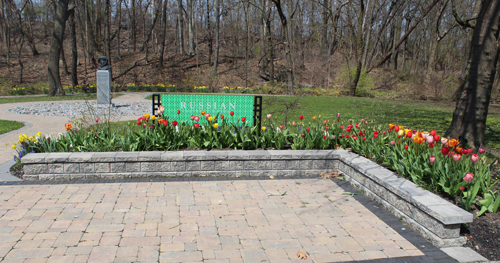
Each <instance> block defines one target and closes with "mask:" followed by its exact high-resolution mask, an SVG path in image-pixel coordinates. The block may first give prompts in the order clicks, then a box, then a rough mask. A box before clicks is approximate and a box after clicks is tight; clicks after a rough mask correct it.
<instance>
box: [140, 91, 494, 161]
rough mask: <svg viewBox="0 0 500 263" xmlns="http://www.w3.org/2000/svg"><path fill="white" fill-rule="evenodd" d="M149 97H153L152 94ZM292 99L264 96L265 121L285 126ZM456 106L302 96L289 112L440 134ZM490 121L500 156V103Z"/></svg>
mask: <svg viewBox="0 0 500 263" xmlns="http://www.w3.org/2000/svg"><path fill="white" fill-rule="evenodd" d="M146 99H151V96H149V97H147V98H146ZM290 100H292V98H290V97H284V96H264V99H263V101H264V105H263V110H262V114H263V124H264V125H265V124H266V123H267V119H266V118H265V116H266V114H268V113H271V114H273V117H272V119H273V120H274V121H275V123H277V124H283V125H285V123H284V120H285V113H284V109H285V107H284V104H285V103H286V102H287V101H290ZM454 109H455V102H451V101H420V100H389V99H372V98H353V97H316V96H309V97H303V98H301V99H300V100H299V103H298V105H297V106H296V107H293V108H292V109H291V110H290V111H289V112H288V122H292V121H296V122H299V121H300V120H299V115H301V114H302V115H304V120H303V121H304V122H305V124H307V122H309V121H310V120H311V118H312V116H317V117H318V119H320V120H324V119H327V120H329V121H330V122H332V121H336V120H337V117H336V115H337V113H340V118H342V120H344V121H346V120H349V119H352V123H353V124H354V123H358V122H359V121H360V120H361V119H362V118H363V119H365V120H368V121H369V122H371V123H373V124H376V125H381V126H382V127H383V128H384V129H387V124H389V123H393V124H396V125H403V126H405V127H411V128H415V129H418V130H427V131H430V130H436V131H437V132H438V134H444V133H445V132H446V130H447V129H448V127H449V125H450V123H451V119H452V114H453V110H454ZM226 114H227V113H226ZM249 117H250V116H249ZM486 124H487V129H486V141H487V148H488V150H489V151H493V152H494V154H495V155H497V156H500V150H499V149H500V106H499V105H490V107H489V110H488V120H487V123H486Z"/></svg>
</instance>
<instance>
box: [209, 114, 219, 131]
mask: <svg viewBox="0 0 500 263" xmlns="http://www.w3.org/2000/svg"><path fill="white" fill-rule="evenodd" d="M213 120H214V118H212V116H210V117H208V121H213ZM216 124H217V123H216ZM216 128H217V127H216Z"/></svg>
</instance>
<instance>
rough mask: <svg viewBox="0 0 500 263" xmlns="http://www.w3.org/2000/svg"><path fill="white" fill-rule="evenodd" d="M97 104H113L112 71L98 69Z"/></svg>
mask: <svg viewBox="0 0 500 263" xmlns="http://www.w3.org/2000/svg"><path fill="white" fill-rule="evenodd" d="M96 80H97V81H96V82H97V104H111V72H109V71H108V70H97V73H96Z"/></svg>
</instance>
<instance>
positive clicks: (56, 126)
mask: <svg viewBox="0 0 500 263" xmlns="http://www.w3.org/2000/svg"><path fill="white" fill-rule="evenodd" d="M150 94H151V92H141V93H125V94H124V95H123V96H120V97H118V98H116V99H113V101H114V102H121V101H123V102H125V101H126V102H137V101H149V100H145V99H144V98H145V97H146V96H148V95H150ZM61 102H67V101H57V102H51V101H40V102H36V101H33V102H19V103H5V104H0V119H1V120H13V121H20V122H24V123H25V127H23V128H21V129H19V130H15V131H11V132H9V133H6V134H2V135H0V143H1V144H0V164H3V163H5V162H7V161H9V160H12V159H13V156H14V154H15V151H14V150H12V149H11V148H10V146H11V145H12V144H13V143H14V142H16V141H17V140H18V139H19V134H23V133H24V134H26V135H28V136H30V135H34V134H36V133H37V132H39V131H40V132H42V134H44V135H45V134H50V135H57V134H59V133H63V132H65V129H64V124H65V123H67V122H68V120H69V118H68V117H66V116H63V117H48V116H30V115H20V114H10V113H7V112H6V111H5V110H6V109H8V108H12V107H16V106H21V105H30V104H48V103H61ZM70 102H83V101H81V100H74V101H70ZM136 118H137V117H134V116H130V117H121V118H120V120H133V119H136ZM5 143H7V144H8V145H7V146H5Z"/></svg>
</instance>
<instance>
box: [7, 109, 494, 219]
mask: <svg viewBox="0 0 500 263" xmlns="http://www.w3.org/2000/svg"><path fill="white" fill-rule="evenodd" d="M159 110H160V112H161V107H160V109H159ZM177 113H178V114H180V111H177ZM233 115H234V112H230V113H229V114H228V115H222V114H221V115H219V114H216V115H211V114H210V113H208V112H205V111H202V112H200V116H194V115H193V116H191V118H190V119H188V120H181V119H178V118H176V116H163V115H161V116H160V117H156V116H153V115H149V114H147V113H146V114H144V115H143V116H141V117H140V118H138V120H137V121H136V125H134V126H135V127H130V126H128V127H126V128H125V129H123V130H121V131H114V130H113V129H112V128H110V126H109V125H106V124H99V125H98V126H91V127H87V128H84V127H78V128H77V127H73V125H72V124H70V123H68V124H66V126H65V127H66V130H67V131H68V132H67V133H66V134H65V135H61V136H59V137H57V138H51V137H41V136H37V137H36V139H32V140H29V139H26V138H24V137H23V138H21V137H20V140H19V141H18V143H17V144H15V145H13V148H15V149H17V151H18V153H26V152H54V151H55V152H103V151H155V150H158V151H169V150H180V149H193V148H195V149H214V148H215V149H243V150H252V149H293V150H301V149H336V148H343V149H349V148H350V149H352V151H353V152H355V153H358V154H360V155H363V156H365V157H368V158H370V159H371V160H373V161H375V162H378V163H381V164H383V165H385V166H387V167H389V168H391V169H393V170H394V171H396V172H397V173H398V174H400V175H401V176H404V177H406V178H409V179H411V180H412V181H413V182H415V183H416V184H418V185H420V186H421V187H423V188H425V189H428V190H431V191H433V192H441V193H445V194H446V195H448V196H449V197H450V198H451V199H453V200H458V201H459V202H460V204H461V206H462V207H463V208H464V209H466V210H471V208H472V207H473V206H474V205H475V204H479V205H480V211H479V212H478V215H481V214H483V213H485V212H486V211H489V212H497V211H498V207H499V204H500V197H499V192H500V190H499V189H498V182H499V181H498V180H493V178H492V176H491V172H490V164H488V163H487V160H486V156H485V153H484V149H479V150H473V149H468V148H464V147H462V146H461V145H460V142H459V141H457V140H456V139H447V138H443V137H441V136H440V135H439V134H437V132H436V131H434V130H431V131H429V132H427V131H417V130H415V129H409V128H405V127H403V126H398V125H394V124H388V126H385V127H381V126H376V125H370V124H369V123H368V121H366V120H364V119H361V120H360V122H358V123H349V122H345V121H343V120H342V119H341V118H340V114H337V116H336V118H335V120H334V121H329V120H325V119H319V118H318V117H316V116H313V117H312V119H311V122H309V123H308V124H307V125H304V123H303V119H304V117H303V115H300V116H299V119H300V120H301V122H300V123H296V122H295V121H294V122H292V123H290V124H289V125H288V127H285V126H284V125H280V124H275V123H274V121H273V117H272V115H271V114H268V115H267V120H264V121H263V124H264V125H263V126H261V127H256V126H253V127H251V126H247V125H248V123H249V122H248V121H247V119H246V118H245V117H243V118H241V119H235V118H233ZM178 116H180V115H178ZM250 117H251V116H249V118H250ZM96 122H99V120H96ZM20 157H22V156H18V158H20Z"/></svg>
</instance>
